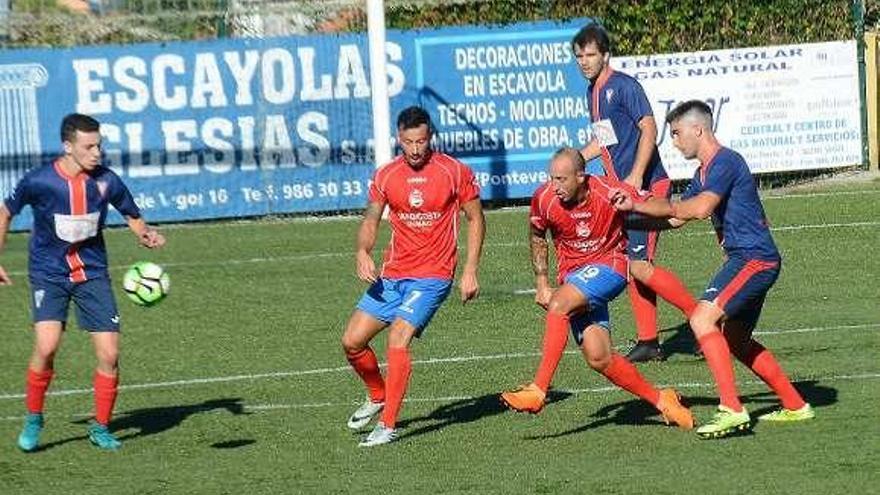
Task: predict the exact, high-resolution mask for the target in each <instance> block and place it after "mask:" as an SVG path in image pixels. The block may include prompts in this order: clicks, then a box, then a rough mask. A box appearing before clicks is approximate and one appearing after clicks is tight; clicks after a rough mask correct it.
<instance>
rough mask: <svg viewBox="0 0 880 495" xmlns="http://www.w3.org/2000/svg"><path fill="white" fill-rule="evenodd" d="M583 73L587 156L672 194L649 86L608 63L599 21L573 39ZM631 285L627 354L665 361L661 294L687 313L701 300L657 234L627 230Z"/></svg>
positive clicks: (660, 193) (635, 182)
mask: <svg viewBox="0 0 880 495" xmlns="http://www.w3.org/2000/svg"><path fill="white" fill-rule="evenodd" d="M571 47H572V50H573V51H574V57H575V60H576V61H577V64H578V67H579V68H580V70H581V73H582V74H583V75H584V77H585V78H587V79H588V80H589V81H590V86H589V90H588V95H587V96H588V100H587V105H588V106H589V108H590V115H591V118H592V129H593V136H594V137H593V139H592V140H591V141H590V142H589V143H588V144H587V146H586V147H585V148H584V149H583V150H582V151H581V153H582V154H583V155H584V158H586V159H587V160H591V159H593V158H596V157H601V159H602V164H603V168H604V169H605V175H606V176H607V177H610V178H612V179H614V180H618V181H621V182H623V183H624V184H626V185H628V186H629V187H631V188H633V189H634V190H636V191H645V192H647V193H650V195H651V196H655V197H662V198H668V197H669V195H670V192H671V189H670V181H669V178H668V177H667V176H666V170H665V169H664V168H663V163H662V162H661V160H660V154H659V152H658V150H657V123H656V122H655V120H654V115H653V113H652V111H651V105H650V103H649V102H648V98H647V96H646V95H645V90H644V89H643V88H642V86H641V84H639V82H638V81H636V80H635V79H634V78H632V77H630V76H629V75H627V74H624V73H622V72H619V71H615V70H613V69H612V68H611V66H610V65H609V64H608V62H609V60H610V57H611V53H610V50H611V48H610V40H609V38H608V33H607V32H606V31H605V30H604V29H603V28H602V27H601V26H600V25H598V24H589V25H587V26H585V27H584V28H583V29H581V30H580V31H579V32H578V33H577V34H576V35H575V37H574V38H573V39H572V42H571ZM626 235H627V238H628V244H627V256H628V257H629V259H630V265H629V273H630V275H631V278H630V280H629V284H628V290H629V297H630V303H631V304H632V309H633V315H634V317H635V322H636V332H637V334H638V342H637V343H636V346H635V347H634V348H633V349H632V350H631V351H630V353H629V354H628V355H627V358H628V359H629V360H630V361H632V362H641V361H650V360H655V359H663V358H664V356H663V353H662V351H661V349H660V344H659V342H658V339H657V333H658V331H657V295H658V294H659V295H660V297H662V298H663V299H665V300H666V301H668V302H669V303H671V304H672V305H673V306H675V307H676V308H678V309H679V310H681V312H682V313H684V314H685V316H689V315H690V313H691V312H692V311H693V310H694V308H695V307H696V304H697V301H696V300H695V299H694V297H693V296H691V294H690V293H689V292H688V290H687V287H686V286H685V285H684V284H683V283H682V282H681V280H679V278H678V277H677V276H676V275H675V274H673V273H672V272H671V271H669V270H667V269H665V268H663V267H660V266H656V265H655V264H654V255H655V251H656V248H657V240H658V233H657V232H656V231H645V230H639V229H633V228H628V229H627V231H626Z"/></svg>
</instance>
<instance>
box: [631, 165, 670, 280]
mask: <svg viewBox="0 0 880 495" xmlns="http://www.w3.org/2000/svg"><path fill="white" fill-rule="evenodd" d="M671 185H672V182H670V180H669V179H661V180H658V181H657V182H655V183H653V184H651V189H650V193H651V196H652V197H655V198H666V199H669V198H670V197H671V196H672V187H670V186H671ZM659 238H660V232H659V231H656V230H650V231H649V230H629V229H627V231H626V255H627V257H628V258H629V259H630V260H632V261H649V262H652V263H653V261H654V254H655V253H656V252H657V241H658V240H659Z"/></svg>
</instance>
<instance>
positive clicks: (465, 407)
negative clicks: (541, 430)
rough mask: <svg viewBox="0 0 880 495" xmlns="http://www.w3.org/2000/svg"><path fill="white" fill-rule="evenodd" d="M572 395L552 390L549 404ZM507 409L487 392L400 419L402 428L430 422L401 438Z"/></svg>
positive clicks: (497, 398) (405, 433) (497, 397)
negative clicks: (428, 411)
mask: <svg viewBox="0 0 880 495" xmlns="http://www.w3.org/2000/svg"><path fill="white" fill-rule="evenodd" d="M571 395H572V394H571V393H570V392H560V391H554V390H551V391H550V392H549V393H548V394H547V404H548V405H551V404H553V403H554V402H560V401H563V400H565V399H567V398H569V397H570V396H571ZM505 411H509V410H508V409H507V407H505V406H504V405H503V404H502V403H501V397H500V394H486V395H482V396H480V397H471V398H467V399H462V400H459V401H456V402H453V403H451V404H445V405H443V406H440V407H438V408H437V409H434V410H433V411H432V412H431V413H429V414H428V415H427V416H422V417H420V418H412V419H407V420H403V421H400V422H399V423H398V427H401V428H407V427H411V426H413V425H416V424H418V423H429V424H426V425H424V426H419V427H417V428H415V429H411V430H410V429H407V430H404V431H403V432H402V434H401V435H400V437H399V438H401V439H405V438H410V437H416V436H419V435H424V434H425V433H431V432H434V431H438V430H442V429H443V428H446V427H447V426H450V425H454V424H464V423H471V422H473V421H477V420H479V419H483V418H487V417H490V416H495V415H496V414H500V413H503V412H505ZM511 414H513V412H511Z"/></svg>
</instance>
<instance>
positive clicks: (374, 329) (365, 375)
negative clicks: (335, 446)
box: [342, 309, 387, 430]
mask: <svg viewBox="0 0 880 495" xmlns="http://www.w3.org/2000/svg"><path fill="white" fill-rule="evenodd" d="M386 326H387V323H385V322H384V321H381V320H379V319H377V318H375V317H374V316H372V315H370V314H368V313H366V312H364V311H362V310H360V309H356V310H355V311H354V313H353V314H352V315H351V318H350V319H349V321H348V325H347V327H346V329H345V332H344V333H343V335H342V348H343V350H344V351H345V358H346V360H347V361H348V363H349V364H350V365H351V367H352V369H354V371H355V373H357V375H358V376H359V377H360V378H361V380H362V381H363V382H364V385H365V386H366V388H367V398H366V400H365V401H364V402H363V403H362V404H361V405H360V406H359V407H358V408H357V409H356V410H355V411H354V412H353V413H352V414H351V416H349V418H348V421H347V423H346V425H347V426H348V427H349V428H350V429H352V430H359V429H361V428H363V427H364V426H366V425H367V424H369V423H370V421H372V420H373V418H375V417H376V416H377V415H378V414H379V413H380V412H381V411H382V409H383V408H384V407H385V380H384V379H383V378H382V373H381V371H380V370H379V361H378V359H377V358H376V354H375V353H374V352H373V349H372V348H371V347H370V345H369V343H370V341H371V340H372V339H373V337H375V336H376V335H377V334H378V333H379V332H381V331H382V330H383V329H384V328H385V327H386Z"/></svg>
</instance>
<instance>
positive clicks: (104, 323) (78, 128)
mask: <svg viewBox="0 0 880 495" xmlns="http://www.w3.org/2000/svg"><path fill="white" fill-rule="evenodd" d="M61 141H62V143H63V146H64V154H63V155H62V156H61V157H59V158H58V159H57V160H55V161H54V162H53V163H51V164H47V165H44V166H42V167H39V168H36V169H34V170H31V171H30V172H28V173H27V174H26V175H25V176H24V177H23V178H22V179H21V181H20V182H19V183H18V184H17V186H16V187H15V190H14V191H13V193H12V194H11V195H10V196H9V197H8V198H6V199H5V200H4V201H3V203H0V251H2V249H3V245H4V244H5V238H6V232H7V231H8V230H9V224H10V221H11V219H12V217H13V216H15V215H17V214H18V213H19V212H21V210H22V209H23V208H24V207H25V206H30V207H31V210H32V212H33V217H34V223H33V229H32V230H31V238H30V247H29V249H28V275H29V281H30V288H31V309H32V313H33V321H34V338H35V345H34V351H33V354H32V355H31V358H30V361H29V364H28V371H27V382H26V389H25V390H26V392H25V405H26V407H27V411H28V414H27V416H26V417H25V424H24V428H23V429H22V432H21V435H19V438H18V446H19V447H20V448H21V449H22V450H24V451H26V452H32V451H34V450H36V449H37V447H38V445H39V439H40V433H41V431H42V428H43V404H44V401H45V396H46V390H47V389H48V388H49V383H50V382H51V380H52V376H53V374H54V371H53V370H54V366H53V365H54V359H55V353H56V351H57V350H58V346H59V344H60V342H61V335H62V333H63V331H64V328H65V324H66V321H67V310H68V306H69V304H70V301H71V300H73V302H74V305H75V306H76V317H77V322H78V323H79V326H80V327H81V328H83V329H85V330H87V331H88V332H89V333H90V335H91V339H92V343H93V345H94V347H95V354H96V356H97V360H98V364H97V367H96V368H95V374H94V390H95V420H94V421H93V422H92V423H91V424H90V425H89V439H90V440H91V442H92V443H94V444H95V445H97V446H98V447H100V448H102V449H107V450H115V449H117V448H119V447H120V446H121V443H120V442H119V440H117V439H116V438H115V437H114V436H113V434H112V433H110V431H109V430H108V429H107V424H108V423H109V422H110V417H111V415H112V413H113V405H114V403H115V401H116V393H117V389H118V384H119V380H118V356H119V313H118V312H117V310H116V302H115V300H114V297H113V291H112V289H111V286H110V276H109V274H108V272H107V251H106V249H105V247H104V237H103V234H102V229H103V228H104V222H105V219H106V217H107V206H108V205H113V207H114V208H116V210H117V211H119V212H120V213H121V214H122V215H123V216H124V217H125V220H126V222H127V223H128V227H129V228H130V229H131V231H132V232H134V234H135V235H136V236H137V238H138V240H139V242H140V243H141V244H142V245H143V246H145V247H148V248H157V247H161V246H162V245H164V244H165V238H164V237H163V236H162V235H161V234H159V233H158V232H156V231H155V230H154V229H152V228H150V227H148V226H147V224H146V223H145V222H144V219H143V218H142V217H141V213H140V210H139V209H138V207H137V205H135V202H134V199H133V198H132V196H131V193H130V192H129V191H128V188H127V187H126V186H125V184H123V182H122V180H121V179H120V178H119V176H117V175H116V174H115V173H114V172H113V171H112V170H110V169H108V168H105V167H102V166H101V164H100V162H101V134H100V124H99V123H98V121H97V120H95V119H93V118H92V117H89V116H86V115H81V114H70V115H68V116H66V117H65V118H64V120H63V121H62V123H61ZM11 283H12V280H11V279H10V278H9V276H8V274H7V273H6V271H5V270H4V269H3V267H2V266H0V285H8V284H11Z"/></svg>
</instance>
